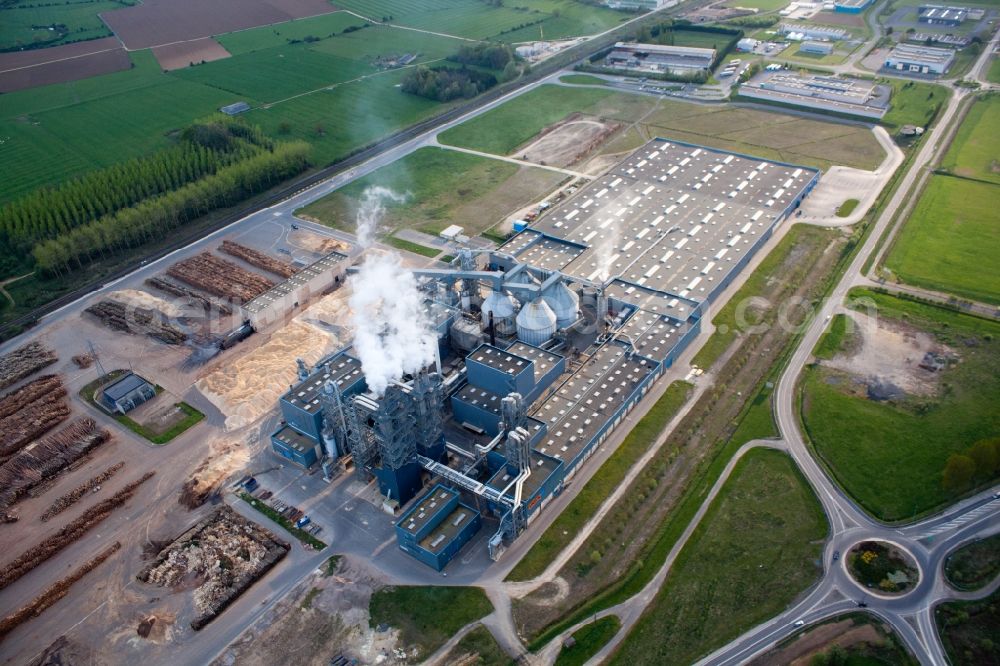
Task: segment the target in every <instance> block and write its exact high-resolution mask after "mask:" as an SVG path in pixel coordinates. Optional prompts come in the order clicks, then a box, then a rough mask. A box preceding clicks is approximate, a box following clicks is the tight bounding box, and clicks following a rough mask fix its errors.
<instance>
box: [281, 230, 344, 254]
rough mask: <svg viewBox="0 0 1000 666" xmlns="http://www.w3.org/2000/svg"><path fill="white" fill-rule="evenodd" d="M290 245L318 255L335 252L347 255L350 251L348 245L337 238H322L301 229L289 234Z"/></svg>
mask: <svg viewBox="0 0 1000 666" xmlns="http://www.w3.org/2000/svg"><path fill="white" fill-rule="evenodd" d="M288 244H289V245H291V246H293V247H297V248H300V249H303V250H308V251H309V252H316V253H317V254H330V253H331V252H333V251H337V252H345V253H346V252H348V251H349V250H350V247H348V245H347V244H346V243H343V242H341V241H339V240H337V239H336V238H330V237H329V236H321V235H320V234H317V233H315V232H312V231H309V230H308V229H303V228H301V227H300V228H298V229H293V230H291V231H289V232H288Z"/></svg>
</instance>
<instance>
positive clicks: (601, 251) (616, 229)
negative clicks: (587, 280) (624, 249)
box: [595, 220, 621, 282]
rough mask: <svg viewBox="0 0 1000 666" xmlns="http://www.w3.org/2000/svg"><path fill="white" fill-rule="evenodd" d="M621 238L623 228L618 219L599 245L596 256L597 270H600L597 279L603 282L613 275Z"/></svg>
mask: <svg viewBox="0 0 1000 666" xmlns="http://www.w3.org/2000/svg"><path fill="white" fill-rule="evenodd" d="M619 240H621V228H620V225H619V224H618V220H615V221H614V222H612V224H611V229H610V230H609V231H608V237H607V238H605V239H604V240H602V241H601V244H600V245H598V246H597V252H596V254H597V256H596V257H595V258H596V259H597V270H598V271H600V272H599V273H598V274H597V279H598V280H600V281H601V282H605V281H607V279H608V278H609V277H611V269H612V267H613V266H614V262H615V259H616V258H617V256H616V254H615V249H616V248H617V247H618V241H619Z"/></svg>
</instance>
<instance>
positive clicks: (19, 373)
mask: <svg viewBox="0 0 1000 666" xmlns="http://www.w3.org/2000/svg"><path fill="white" fill-rule="evenodd" d="M58 360H59V357H58V356H56V353H55V352H54V351H52V350H51V349H48V348H47V347H45V346H44V345H42V344H41V343H40V342H29V343H28V344H26V345H24V346H23V347H18V348H17V349H15V350H14V351H12V352H10V353H8V354H4V355H3V356H0V389H5V388H7V387H8V386H10V385H11V384H14V383H15V382H18V381H20V380H22V379H24V378H25V377H27V376H28V375H31V374H34V373H35V372H38V371H39V370H41V369H42V368H44V367H45V366H47V365H52V364H53V363H55V362H56V361H58Z"/></svg>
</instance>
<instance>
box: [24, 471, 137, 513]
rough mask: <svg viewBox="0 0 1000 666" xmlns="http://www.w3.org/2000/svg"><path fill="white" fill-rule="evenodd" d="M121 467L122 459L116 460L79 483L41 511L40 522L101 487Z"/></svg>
mask: <svg viewBox="0 0 1000 666" xmlns="http://www.w3.org/2000/svg"><path fill="white" fill-rule="evenodd" d="M123 467H125V461H124V460H122V461H121V462H117V463H115V464H114V465H112V466H111V467H109V468H107V469H106V470H104V471H103V472H101V473H100V474H98V475H97V476H94V477H91V478H90V479H88V480H87V481H86V482H85V483H81V484H80V485H78V486H77V487H76V488H74V489H73V490H71V491H69V492H68V493H66V494H65V495H63V496H62V497H60V498H59V499H57V500H56V501H55V502H53V503H52V504H50V505H49V508H47V509H46V510H45V511H44V512H43V513H42V522H43V523H44V522H46V521H48V520H51V519H52V518H54V517H56V516H58V515H59V514H60V513H62V512H63V511H65V510H66V509H68V508H70V507H71V506H73V505H74V504H76V503H77V502H79V501H80V500H81V499H82V498H83V497H85V496H86V495H87V493H92V492H95V491H96V490H97V489H98V488H100V487H101V484H102V483H107V481H108V479H110V478H111V477H113V476H114V475H115V474H117V473H118V472H119V471H120V470H121V469H122V468H123Z"/></svg>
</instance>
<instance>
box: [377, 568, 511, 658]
mask: <svg viewBox="0 0 1000 666" xmlns="http://www.w3.org/2000/svg"><path fill="white" fill-rule="evenodd" d="M368 610H369V613H370V615H371V617H370V619H369V622H370V623H371V626H372V627H373V628H374V627H378V626H379V625H381V624H385V625H388V626H390V627H392V628H393V629H397V630H399V638H400V641H401V643H402V644H403V645H404V646H405V647H406V648H409V647H414V648H416V650H417V654H416V655H415V656H416V657H418V658H425V657H427V656H428V655H430V654H432V653H433V652H434V651H435V650H437V649H438V648H439V647H441V646H442V645H444V644H445V643H446V642H447V641H448V639H449V638H451V637H452V636H454V635H455V634H456V633H458V630H459V629H461V628H462V627H464V626H465V625H467V624H469V623H470V622H474V621H476V620H478V619H479V618H481V617H483V616H484V615H488V614H489V613H491V612H492V611H493V604H491V603H490V600H489V599H487V598H486V593H485V592H483V591H482V590H481V589H479V588H478V587H434V586H421V587H417V586H414V587H411V586H395V585H391V586H388V587H383V588H382V589H381V590H378V591H377V592H375V594H373V595H372V598H371V601H370V602H369V604H368ZM407 653H408V654H409V653H410V650H409V649H407Z"/></svg>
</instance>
